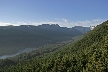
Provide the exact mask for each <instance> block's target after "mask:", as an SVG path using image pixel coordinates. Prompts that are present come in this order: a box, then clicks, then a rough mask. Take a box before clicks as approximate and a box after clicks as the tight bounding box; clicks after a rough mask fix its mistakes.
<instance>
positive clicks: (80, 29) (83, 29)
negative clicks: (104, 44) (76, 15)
mask: <svg viewBox="0 0 108 72" xmlns="http://www.w3.org/2000/svg"><path fill="white" fill-rule="evenodd" d="M73 28H74V29H77V30H79V31H80V32H81V33H83V34H84V33H87V32H88V31H90V30H91V29H90V27H83V26H74V27H73Z"/></svg>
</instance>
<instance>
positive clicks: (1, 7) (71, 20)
mask: <svg viewBox="0 0 108 72" xmlns="http://www.w3.org/2000/svg"><path fill="white" fill-rule="evenodd" d="M107 8H108V0H0V26H1V25H22V24H26V25H40V24H47V23H49V24H59V25H60V26H64V27H73V26H91V25H98V24H100V23H102V22H104V21H105V20H107V19H108V9H107Z"/></svg>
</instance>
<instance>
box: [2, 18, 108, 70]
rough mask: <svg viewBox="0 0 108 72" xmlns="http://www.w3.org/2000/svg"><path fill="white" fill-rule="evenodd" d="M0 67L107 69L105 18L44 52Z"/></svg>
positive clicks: (107, 31) (106, 26)
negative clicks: (78, 37)
mask: <svg viewBox="0 0 108 72" xmlns="http://www.w3.org/2000/svg"><path fill="white" fill-rule="evenodd" d="M31 54H32V53H31ZM25 55H26V54H25ZM12 63H13V62H12ZM0 71H1V72H108V20H107V21H105V22H103V23H102V24H100V25H98V26H97V27H96V28H94V30H91V31H90V32H88V33H87V34H86V35H85V36H84V37H83V38H82V39H81V40H78V41H77V42H75V43H71V44H68V45H66V46H63V47H62V48H60V49H58V50H55V51H53V52H50V53H48V54H43V55H40V56H36V57H34V58H30V59H28V60H24V61H21V62H19V63H18V64H17V65H12V66H6V67H4V68H1V69H0Z"/></svg>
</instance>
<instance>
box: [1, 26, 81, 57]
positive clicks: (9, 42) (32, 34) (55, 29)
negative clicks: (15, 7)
mask: <svg viewBox="0 0 108 72" xmlns="http://www.w3.org/2000/svg"><path fill="white" fill-rule="evenodd" d="M45 27H46V25H45V26H43V25H42V26H30V25H21V26H0V56H1V55H7V54H13V53H16V52H18V51H19V50H21V49H25V48H37V47H39V46H43V45H45V44H52V43H56V42H61V41H65V40H69V39H71V38H72V37H74V36H77V35H81V34H82V33H81V32H80V31H78V30H75V29H72V30H71V31H70V30H69V29H68V28H66V30H64V29H63V28H61V27H59V26H58V25H57V26H56V25H53V26H52V25H48V26H47V28H45ZM48 28H49V29H48Z"/></svg>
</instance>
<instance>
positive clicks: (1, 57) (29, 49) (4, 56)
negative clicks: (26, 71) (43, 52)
mask: <svg viewBox="0 0 108 72" xmlns="http://www.w3.org/2000/svg"><path fill="white" fill-rule="evenodd" d="M35 49H36V48H26V49H23V50H20V51H18V52H17V53H15V54H11V55H3V56H0V59H5V58H7V57H13V56H16V55H18V54H20V53H24V52H31V51H33V50H35Z"/></svg>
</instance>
